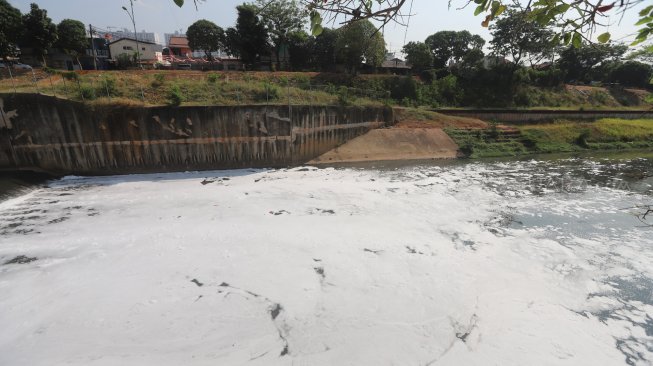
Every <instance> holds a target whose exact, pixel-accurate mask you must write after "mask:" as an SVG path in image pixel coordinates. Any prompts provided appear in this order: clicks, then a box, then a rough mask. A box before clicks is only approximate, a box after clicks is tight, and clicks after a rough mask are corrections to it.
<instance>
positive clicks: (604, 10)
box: [173, 0, 653, 47]
mask: <svg viewBox="0 0 653 366" xmlns="http://www.w3.org/2000/svg"><path fill="white" fill-rule="evenodd" d="M200 1H205V0H194V2H195V7H196V8H197V4H198V2H200ZM270 1H272V0H270ZM646 1H648V0H628V1H615V2H612V3H604V2H603V1H590V0H578V1H572V2H570V1H566V0H547V1H535V2H533V1H529V2H528V6H527V9H526V10H528V11H529V13H528V16H529V18H530V19H531V20H535V21H537V22H538V23H540V24H541V25H546V24H550V23H552V22H553V23H556V24H558V27H557V28H556V29H557V33H556V37H555V39H554V42H553V43H554V44H556V45H558V44H560V43H562V44H564V45H569V44H573V45H574V46H575V47H579V46H580V43H581V41H582V40H583V38H585V40H587V38H586V37H584V34H592V33H593V31H594V30H596V26H597V25H600V24H601V23H602V22H603V21H604V20H609V18H608V17H610V16H615V17H617V18H623V15H624V14H625V13H626V12H627V11H632V9H633V8H636V7H637V6H638V5H639V4H644V3H645V2H646ZM173 2H174V3H175V4H177V5H178V6H182V5H183V4H184V0H173ZM302 2H303V3H304V4H305V5H306V8H307V10H308V11H309V12H310V16H311V31H312V33H313V35H315V36H318V35H319V34H320V33H322V16H321V15H320V12H322V13H328V14H330V15H331V19H335V18H336V17H338V15H340V16H342V17H343V18H345V19H346V22H356V21H358V20H362V19H375V20H377V21H379V22H381V23H382V26H385V25H386V24H387V23H389V22H390V21H393V20H394V21H398V19H399V21H398V22H399V23H401V20H402V19H404V17H405V16H406V15H407V14H405V13H402V11H401V9H402V8H403V7H404V6H405V5H406V3H407V1H406V0H376V1H370V0H302ZM454 2H455V3H461V4H462V5H463V6H461V8H465V7H467V5H469V4H471V3H472V2H471V1H469V0H464V1H463V0H458V1H456V0H449V5H450V6H451V5H452V3H454ZM514 2H515V1H514V0H511V1H510V0H492V1H490V0H475V1H474V3H475V4H477V6H476V7H475V8H474V15H480V14H483V13H484V14H485V19H484V20H483V21H482V22H481V25H482V26H483V27H488V25H489V24H490V22H491V21H493V20H495V19H496V18H497V17H498V16H499V15H501V13H503V12H504V11H505V10H506V9H507V5H506V4H508V5H509V4H510V3H514ZM411 4H412V1H411ZM639 17H640V19H639V21H638V22H637V23H636V25H637V26H639V27H640V28H639V30H638V32H637V37H636V39H635V42H633V45H635V44H638V43H642V42H644V41H646V40H647V39H648V38H649V37H651V36H653V5H650V6H647V7H645V8H644V9H642V10H640V12H639ZM598 40H599V42H600V43H606V42H608V41H609V40H610V33H608V32H606V33H603V34H601V35H599V36H598Z"/></svg>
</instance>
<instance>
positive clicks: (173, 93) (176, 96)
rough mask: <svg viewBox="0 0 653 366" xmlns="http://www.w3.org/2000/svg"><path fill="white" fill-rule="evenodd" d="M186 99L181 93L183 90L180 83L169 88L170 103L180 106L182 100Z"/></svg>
mask: <svg viewBox="0 0 653 366" xmlns="http://www.w3.org/2000/svg"><path fill="white" fill-rule="evenodd" d="M183 101H184V98H183V96H182V94H181V90H180V89H179V86H178V85H173V86H172V87H171V88H170V90H168V104H169V105H171V106H178V105H180V104H181V102H183Z"/></svg>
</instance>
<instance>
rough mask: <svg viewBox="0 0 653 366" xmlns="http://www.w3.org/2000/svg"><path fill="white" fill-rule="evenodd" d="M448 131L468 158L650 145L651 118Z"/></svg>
mask: <svg viewBox="0 0 653 366" xmlns="http://www.w3.org/2000/svg"><path fill="white" fill-rule="evenodd" d="M447 133H448V134H449V136H451V138H452V139H453V140H454V141H455V142H456V143H457V144H458V146H459V147H460V150H461V152H463V153H464V154H465V155H466V156H468V157H470V158H483V157H500V156H519V155H528V154H542V153H556V152H577V151H588V150H624V149H641V148H653V119H639V120H624V119H616V118H605V119H600V120H598V121H595V122H571V121H559V122H555V123H549V124H537V125H528V126H514V128H513V130H512V131H504V130H502V129H500V128H497V126H496V125H492V126H491V127H490V128H488V129H485V130H455V129H447Z"/></svg>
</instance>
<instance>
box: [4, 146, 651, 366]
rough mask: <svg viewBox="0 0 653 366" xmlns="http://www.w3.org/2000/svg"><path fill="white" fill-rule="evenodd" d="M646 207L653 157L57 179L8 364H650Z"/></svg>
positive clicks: (9, 248)
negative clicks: (643, 211)
mask: <svg viewBox="0 0 653 366" xmlns="http://www.w3.org/2000/svg"><path fill="white" fill-rule="evenodd" d="M652 203H653V159H651V158H650V157H648V158H635V157H628V158H611V159H606V158H591V157H581V158H578V157H577V158H569V157H567V158H560V159H528V160H517V161H515V160H511V161H481V162H466V163H460V162H448V163H433V162H429V163H412V164H405V163H404V164H403V165H394V166H393V165H387V166H382V165H380V166H349V167H327V168H315V167H298V168H289V169H275V170H271V169H257V170H252V169H244V170H230V171H212V172H191V173H168V174H148V175H129V176H110V177H65V178H62V179H57V180H51V181H48V182H47V183H46V184H45V185H40V186H33V187H32V188H30V189H27V190H22V191H20V193H19V194H17V195H16V194H15V195H13V196H12V197H10V198H6V199H4V201H2V202H0V232H1V233H2V235H1V236H0V324H2V328H3V329H2V332H0V364H2V365H60V364H67V365H117V364H120V365H152V364H156V365H181V364H183V365H240V364H245V363H247V364H252V365H488V364H501V365H578V364H588V365H590V364H591V365H621V364H623V365H650V364H651V363H653V229H651V228H649V227H646V226H645V225H644V224H643V223H642V222H640V220H638V219H637V217H636V215H637V214H638V213H641V212H640V211H639V210H641V209H637V208H634V207H636V206H642V205H646V204H652ZM645 222H646V220H645Z"/></svg>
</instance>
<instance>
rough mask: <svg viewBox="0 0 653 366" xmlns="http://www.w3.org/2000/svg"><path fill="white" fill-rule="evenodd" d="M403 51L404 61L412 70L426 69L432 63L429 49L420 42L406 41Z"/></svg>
mask: <svg viewBox="0 0 653 366" xmlns="http://www.w3.org/2000/svg"><path fill="white" fill-rule="evenodd" d="M403 52H404V54H405V55H406V61H408V63H409V64H410V65H411V66H412V67H413V70H414V71H422V70H425V69H428V68H430V67H431V65H432V64H433V57H432V56H431V50H429V47H428V46H427V45H426V44H425V43H422V42H408V43H407V44H406V45H405V46H404V48H403Z"/></svg>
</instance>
